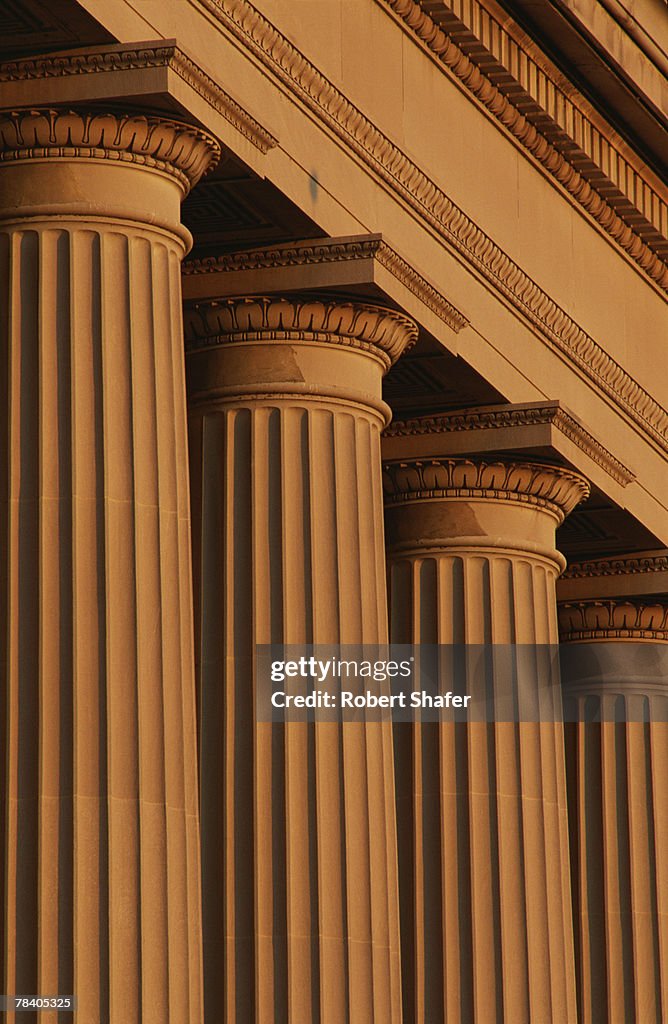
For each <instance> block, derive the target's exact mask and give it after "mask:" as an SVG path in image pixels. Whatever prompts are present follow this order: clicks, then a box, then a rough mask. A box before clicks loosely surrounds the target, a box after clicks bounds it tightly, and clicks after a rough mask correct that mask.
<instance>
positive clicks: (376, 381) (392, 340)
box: [186, 297, 416, 1024]
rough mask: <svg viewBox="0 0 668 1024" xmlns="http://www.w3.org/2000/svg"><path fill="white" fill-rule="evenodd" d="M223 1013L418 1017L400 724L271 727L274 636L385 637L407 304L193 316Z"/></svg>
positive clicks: (206, 749)
mask: <svg viewBox="0 0 668 1024" xmlns="http://www.w3.org/2000/svg"><path fill="white" fill-rule="evenodd" d="M186 330H187V338H188V339H189V341H188V357H187V361H188V380H189V403H190V413H189V428H190V460H191V468H192V492H193V499H192V500H193V519H194V523H195V529H194V551H195V556H194V567H195V578H196V584H195V589H196V595H197V596H196V606H197V609H198V611H197V613H196V624H197V625H196V633H197V636H198V640H197V644H198V656H199V659H200V664H199V679H200V700H201V709H200V722H201V750H202V755H201V779H202V834H203V873H204V885H205V889H206V892H207V894H208V905H207V904H206V903H205V916H204V935H205V1003H206V1007H207V1019H208V1020H211V1021H214V1020H215V1021H224V1022H225V1024H242V1022H244V1024H245V1022H246V1021H250V1020H258V1021H269V1020H271V1021H275V1022H277V1024H287V1022H290V1024H293V1022H294V1024H296V1022H298V1021H299V1022H301V1021H304V1022H306V1021H311V1020H319V1021H322V1024H344V1022H350V1024H356V1022H362V1021H364V1024H372V1022H377V1024H392V1022H398V1021H399V1020H400V1015H401V1006H400V1003H401V999H400V975H399V948H398V947H399V928H398V895H397V873H396V849H395V844H396V830H395V818H394V787H393V769H392V734H391V726H390V725H389V723H373V724H363V723H347V724H344V725H341V724H335V723H329V722H327V723H318V724H315V725H314V724H310V725H308V724H301V723H290V724H287V725H274V726H272V725H271V724H261V723H257V722H256V720H255V707H254V679H253V654H254V649H255V645H256V644H262V643H265V644H266V643H272V642H273V643H286V644H290V643H292V644H300V643H315V644H337V643H344V644H345V643H370V644H376V643H384V642H386V641H387V598H386V581H385V551H384V544H383V498H382V484H381V465H380V431H381V429H382V427H383V426H384V424H385V423H386V422H387V421H388V418H389V417H388V412H389V410H388V409H387V406H385V405H384V404H383V402H382V401H381V380H382V376H383V373H384V372H385V371H386V370H387V369H388V367H389V366H390V363H391V361H393V360H394V359H395V358H396V357H397V356H398V355H399V354H400V353H401V352H402V350H403V349H404V348H405V346H406V345H407V344H408V343H410V342H412V341H413V340H414V338H415V335H416V329H415V327H414V325H413V324H412V323H411V322H410V321H409V320H407V319H406V318H405V317H404V316H402V315H401V314H399V313H396V312H393V311H391V310H387V309H381V308H378V307H374V306H368V305H364V304H363V303H350V302H346V301H343V300H341V301H339V300H337V299H333V300H330V299H322V300H319V299H316V298H313V299H312V298H308V297H303V298H248V299H228V300H221V301H220V302H213V303H206V304H201V305H200V306H199V307H197V308H193V309H192V310H190V312H189V313H188V314H187V318H186Z"/></svg>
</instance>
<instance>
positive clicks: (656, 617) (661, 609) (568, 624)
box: [558, 600, 668, 642]
mask: <svg viewBox="0 0 668 1024" xmlns="http://www.w3.org/2000/svg"><path fill="white" fill-rule="evenodd" d="M558 609H559V632H560V635H561V639H562V640H563V641H564V642H572V641H574V640H615V639H621V640H660V641H668V603H658V602H657V603H646V602H643V601H631V600H625V601H577V602H565V603H564V604H559V606H558Z"/></svg>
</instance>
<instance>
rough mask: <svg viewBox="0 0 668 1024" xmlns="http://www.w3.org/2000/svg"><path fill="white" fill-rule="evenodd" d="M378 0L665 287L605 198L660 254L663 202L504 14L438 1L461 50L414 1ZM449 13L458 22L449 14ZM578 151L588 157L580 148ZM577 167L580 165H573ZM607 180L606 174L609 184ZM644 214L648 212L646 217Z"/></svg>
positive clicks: (655, 258) (658, 260)
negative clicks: (463, 34) (459, 33)
mask: <svg viewBox="0 0 668 1024" xmlns="http://www.w3.org/2000/svg"><path fill="white" fill-rule="evenodd" d="M381 2H382V3H383V4H384V5H387V6H389V7H390V8H391V9H392V10H393V11H394V12H395V13H396V14H397V15H398V16H399V17H400V18H401V19H402V20H403V21H404V22H405V23H406V25H407V26H408V27H409V29H410V30H411V31H412V32H413V33H414V34H415V35H416V36H417V38H418V39H420V41H421V42H422V43H424V44H425V45H426V47H427V48H428V49H429V50H430V51H431V52H432V53H433V54H434V55H435V56H436V57H437V58H438V59H439V60H440V61H441V62H442V63H443V64H444V65H445V66H446V67H448V68H449V70H450V71H451V72H452V73H453V74H454V75H455V76H456V77H457V78H458V79H459V80H460V81H461V82H462V83H463V85H465V86H466V88H467V89H468V90H469V91H470V92H471V93H473V95H474V96H475V97H476V98H477V99H478V100H479V101H480V102H481V103H482V104H483V105H484V106H485V107H486V108H487V109H488V110H489V111H490V112H491V113H492V114H493V115H494V116H495V117H496V118H497V120H498V121H500V122H501V123H502V124H503V125H504V127H505V128H507V129H508V131H509V132H510V133H511V134H512V135H513V136H514V137H515V138H516V139H517V140H518V141H519V142H520V143H521V144H522V145H523V146H524V147H525V148H526V149H527V150H528V151H529V152H530V153H531V154H532V155H533V156H534V157H535V158H536V159H537V160H538V161H539V162H540V163H541V164H542V166H543V167H545V169H546V170H547V171H548V172H549V173H550V174H551V175H552V176H553V177H555V178H556V179H557V181H559V182H560V184H561V185H563V186H564V188H566V190H567V191H568V192H569V193H570V194H571V195H572V196H573V197H574V198H575V199H576V200H577V201H578V203H580V205H581V206H583V207H584V208H585V209H586V210H587V212H588V213H590V214H591V216H592V217H594V219H595V220H596V221H597V222H598V223H599V224H600V225H601V227H602V228H603V229H604V230H605V231H606V232H607V233H608V234H609V235H611V236H612V238H614V239H615V241H616V242H618V244H619V245H621V247H622V248H623V249H624V250H625V251H626V252H627V253H628V254H629V255H630V256H631V257H632V258H633V259H634V260H635V261H636V262H637V263H638V264H639V265H640V266H641V267H642V269H643V270H644V271H645V272H646V273H647V274H648V275H649V276H650V277H651V278H652V279H653V280H654V281H656V282H657V284H658V285H659V286H660V287H661V288H663V289H668V266H666V263H665V260H664V259H663V258H662V255H660V254H657V253H656V252H654V251H653V250H652V248H651V247H650V246H648V245H647V244H646V243H645V242H644V240H643V238H642V237H641V236H640V234H639V233H638V231H637V230H634V228H635V224H634V225H633V226H631V224H627V223H625V221H624V219H623V216H619V214H618V212H617V211H616V209H615V208H614V207H613V206H612V205H611V204H610V203H609V202H608V201H607V199H606V194H607V195H608V196H609V195H610V194H611V193H615V192H617V193H618V196H617V199H618V200H619V198H622V197H623V198H624V199H625V204H624V205H626V206H627V207H629V208H630V210H629V215H630V219H631V220H632V222H633V221H635V222H637V221H638V220H639V219H641V220H643V221H645V227H646V229H647V231H648V237H651V238H652V239H653V240H654V241H656V242H658V243H659V248H660V250H661V251H663V250H664V249H665V246H666V239H665V237H664V236H663V234H662V233H661V232H660V231H659V230H658V228H656V227H654V230H652V224H653V221H654V220H656V219H657V216H656V215H657V211H659V212H658V222H659V223H661V222H662V221H663V222H665V220H666V215H667V212H668V211H667V210H666V203H665V200H664V199H663V198H662V197H661V196H659V195H658V194H657V192H656V190H655V189H654V188H652V186H651V185H650V183H649V182H648V181H647V180H646V178H645V177H643V176H642V175H641V174H640V173H639V172H638V171H637V170H636V169H635V168H634V167H632V166H631V164H630V163H629V161H628V160H627V159H626V158H625V157H624V155H623V154H622V153H621V152H620V150H619V147H617V146H615V144H614V142H613V141H611V135H612V130H611V129H610V128H608V131H607V132H606V133H605V134H603V133H602V132H601V131H600V130H599V129H598V128H597V126H596V125H594V124H593V123H592V118H594V117H595V114H594V112H593V110H592V111H589V110H588V111H587V113H585V112H584V111H583V110H582V104H579V105H576V104H575V103H574V102H573V99H572V95H566V94H565V92H564V90H563V87H562V88H560V87H559V86H558V85H556V83H555V82H554V81H553V78H554V73H553V74H551V75H548V74H547V73H546V70H545V68H544V67H543V66H540V65H539V64H538V63H537V62H536V60H535V59H534V57H533V54H532V52H530V51H529V49H528V48H527V47H526V46H522V44H521V42H520V41H519V40H518V38H517V33H515V35H514V36H512V35H511V34H510V32H509V30H508V26H509V25H510V24H512V22H511V21H510V19H508V17H507V15H506V16H505V19H506V20H505V23H504V24H501V23H500V22H499V21H497V20H496V19H494V18H493V17H492V16H491V15H490V13H489V12H488V11H487V9H486V8H485V7H484V6H483V5H482V4H480V3H479V2H478V0H469V2H468V3H467V4H458V3H453V4H450V5H448V4H444V5H443V6H444V7H445V8H446V10H447V13H448V15H450V18H451V19H452V25H451V26H450V27H451V28H453V29H454V28H456V26H459V27H460V29H468V30H469V31H468V38H466V40H465V49H466V52H464V48H463V47H462V46H460V45H458V43H457V40H456V39H455V38H453V35H454V32H453V34H449V33H448V31H447V29H448V25H447V24H446V26H445V28H442V27H441V26H440V25H439V24H438V23H437V22H436V21H435V20H434V18H433V17H432V16H431V14H430V13H429V12H427V11H425V10H424V9H423V6H422V4H421V3H420V2H419V0H381ZM455 10H457V11H458V12H459V14H460V17H457V16H456V15H455ZM467 15H468V17H467ZM464 19H466V23H465V22H464ZM497 51H500V52H501V54H502V56H499V53H498V52H497ZM474 53H475V54H477V55H478V56H479V58H480V62H479V63H478V62H476V61H475V60H474V59H471V58H472V55H473V54H474ZM541 63H542V64H544V63H545V61H544V60H543V61H542V62H541ZM492 77H494V81H492ZM496 83H498V84H496ZM529 86H530V88H528V87H529ZM569 91H570V92H571V93H572V92H573V90H569ZM506 93H507V94H506ZM537 97H540V100H538V99H537ZM545 108H547V109H545ZM588 115H589V116H588ZM563 122H567V123H568V124H569V125H570V126H571V130H570V132H567V131H565V130H563V128H562V127H561V124H562V123H563ZM553 143H554V144H553ZM557 146H559V148H557ZM582 146H585V147H586V150H590V151H591V152H587V151H586V150H583V149H582V148H581V147H582ZM562 149H563V150H564V152H566V153H567V154H568V156H567V157H566V156H564V155H563V153H562V151H561V150H562ZM609 152H612V154H614V158H613V156H610V159H609V160H608V161H607V164H606V163H605V159H604V157H605V154H606V153H609ZM594 153H597V154H598V161H594V160H593V159H592V156H593V154H594ZM576 163H577V164H578V165H579V166H577V167H576V166H575V164H576ZM608 175H613V176H614V179H612V180H611V178H610V177H609V176H608ZM602 193H603V194H602ZM636 197H640V198H639V199H638V198H636ZM645 197H646V201H644V200H645ZM631 198H633V200H634V201H635V202H639V204H640V209H637V208H635V207H634V206H633V203H632V201H631ZM616 205H619V202H617V204H616ZM645 213H648V214H649V217H650V219H649V220H648V219H647V218H646V217H645Z"/></svg>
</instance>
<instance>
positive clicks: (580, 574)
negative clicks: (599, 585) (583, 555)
mask: <svg viewBox="0 0 668 1024" xmlns="http://www.w3.org/2000/svg"><path fill="white" fill-rule="evenodd" d="M645 573H668V553H666V554H651V553H650V554H646V555H627V556H625V557H619V558H601V559H596V560H594V561H588V562H572V563H571V564H570V565H569V566H568V568H567V569H566V571H565V572H564V574H563V576H562V579H570V580H576V579H591V578H595V577H600V576H642V575H643V574H645Z"/></svg>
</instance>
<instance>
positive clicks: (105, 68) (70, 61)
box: [0, 40, 278, 153]
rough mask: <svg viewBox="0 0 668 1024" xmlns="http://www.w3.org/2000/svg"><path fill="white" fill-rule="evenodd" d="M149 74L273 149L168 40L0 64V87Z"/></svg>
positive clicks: (259, 127) (271, 138)
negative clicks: (169, 77)
mask: <svg viewBox="0 0 668 1024" xmlns="http://www.w3.org/2000/svg"><path fill="white" fill-rule="evenodd" d="M149 68H168V69H169V70H171V71H173V72H174V73H175V74H177V75H178V76H179V78H181V79H182V80H183V81H184V82H186V83H187V84H188V85H189V86H190V87H191V89H193V91H194V92H196V93H197V94H198V95H199V96H201V97H202V98H203V99H204V100H206V102H207V103H208V104H209V105H210V106H211V107H213V109H214V110H216V111H217V112H218V113H219V114H222V116H223V117H224V118H225V119H226V120H227V121H229V123H230V124H231V125H233V126H234V128H236V129H237V131H239V132H240V133H241V134H242V135H243V136H245V138H247V139H248V140H249V141H250V142H252V144H253V145H254V146H255V147H256V148H257V149H259V150H260V151H261V152H262V153H266V152H268V151H269V150H270V149H273V147H274V146H276V145H278V142H277V139H276V138H275V137H274V136H273V135H272V134H271V132H268V131H267V130H266V128H264V127H263V126H262V125H261V124H259V123H258V122H257V121H256V120H255V118H254V117H252V116H251V115H250V114H249V113H248V111H246V110H244V108H243V107H242V106H241V105H240V104H239V103H237V101H236V100H234V99H232V97H231V96H230V95H229V93H227V92H225V90H224V89H222V88H221V87H220V86H219V85H218V83H217V82H215V81H214V80H213V78H211V76H210V75H208V74H207V73H206V72H205V71H203V70H202V68H201V67H199V65H198V64H196V63H195V61H194V60H192V59H191V58H190V57H188V56H187V54H185V53H184V52H183V50H181V49H179V47H178V46H176V44H175V42H174V41H173V40H164V41H162V42H161V43H160V44H157V43H156V44H152V43H146V44H141V43H140V44H137V45H136V46H132V47H128V48H123V49H120V48H118V47H113V48H112V47H104V48H100V49H98V50H90V49H87V50H86V51H85V52H84V51H82V52H79V53H67V54H54V55H46V56H44V57H30V58H24V59H22V60H14V61H5V62H3V63H1V64H0V82H23V81H30V80H35V79H52V78H67V77H69V76H72V75H98V74H109V73H114V72H119V71H144V70H146V69H149Z"/></svg>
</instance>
